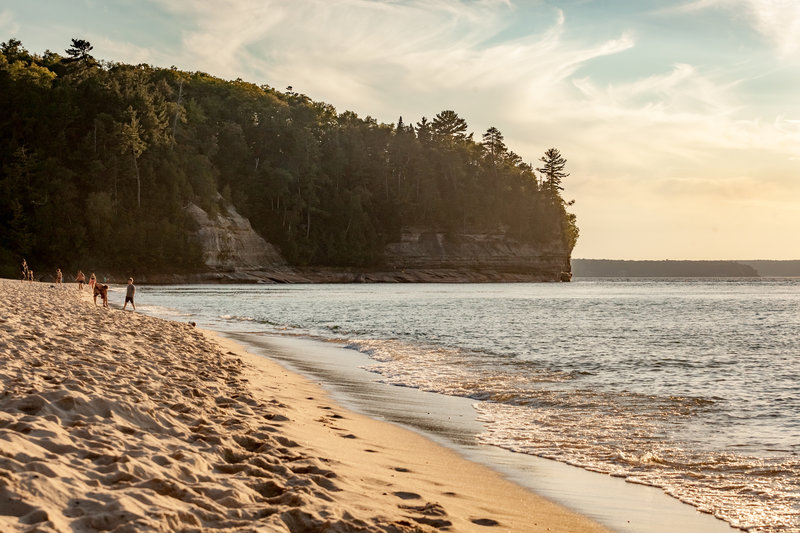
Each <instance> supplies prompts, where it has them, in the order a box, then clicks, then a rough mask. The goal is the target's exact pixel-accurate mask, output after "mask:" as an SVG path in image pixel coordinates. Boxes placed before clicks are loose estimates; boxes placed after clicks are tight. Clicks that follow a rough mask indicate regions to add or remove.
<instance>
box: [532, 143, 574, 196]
mask: <svg viewBox="0 0 800 533" xmlns="http://www.w3.org/2000/svg"><path fill="white" fill-rule="evenodd" d="M539 161H541V162H542V163H543V165H542V167H541V168H537V169H536V170H537V171H538V172H541V174H542V176H543V177H544V183H543V186H544V188H545V189H547V190H549V191H551V192H553V193H555V192H557V191H563V190H564V187H562V186H561V182H562V180H563V179H564V178H566V177H567V176H569V173H567V172H564V166H565V165H566V164H567V160H566V159H564V157H562V155H561V152H559V151H558V149H556V148H549V149H548V150H547V151H545V153H544V155H543V156H542V157H540V158H539Z"/></svg>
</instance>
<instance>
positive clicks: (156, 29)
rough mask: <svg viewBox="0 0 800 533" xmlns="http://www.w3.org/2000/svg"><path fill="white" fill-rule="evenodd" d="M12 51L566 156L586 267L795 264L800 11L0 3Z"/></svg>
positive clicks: (665, 6)
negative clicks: (85, 53)
mask: <svg viewBox="0 0 800 533" xmlns="http://www.w3.org/2000/svg"><path fill="white" fill-rule="evenodd" d="M10 38H16V39H19V40H21V41H22V44H23V46H24V47H25V48H26V49H27V50H28V51H30V52H33V53H38V54H41V53H43V52H44V51H46V50H52V51H55V52H59V53H61V54H64V51H65V49H66V48H68V47H69V45H70V42H71V39H72V38H80V39H85V40H88V41H90V42H91V44H92V45H93V46H94V50H93V51H92V54H93V55H94V57H95V58H97V59H103V60H108V61H117V62H124V63H136V64H138V63H148V64H151V65H154V66H159V67H170V66H176V67H177V68H179V69H181V70H188V71H203V72H207V73H209V74H212V75H215V76H218V77H221V78H225V79H236V78H241V79H243V80H245V81H249V82H253V83H256V84H259V85H262V84H267V85H269V86H271V87H275V88H277V89H281V90H282V89H284V88H286V87H287V86H292V87H293V90H294V91H297V92H300V93H304V94H306V95H308V96H309V97H310V98H312V99H313V100H316V101H323V102H326V103H329V104H331V105H333V106H334V107H335V108H336V109H337V111H339V112H344V111H348V110H349V111H354V112H356V113H357V114H358V115H359V116H361V117H366V116H371V117H374V118H376V119H377V120H378V121H379V122H384V123H396V122H397V120H398V118H399V117H401V116H402V118H403V121H404V122H405V123H406V124H408V123H415V122H418V121H419V120H420V119H421V118H422V117H428V118H429V119H430V118H432V117H433V116H435V115H436V114H437V113H439V112H440V111H442V110H446V109H452V110H455V111H456V112H457V113H458V114H459V116H461V117H462V118H464V119H465V120H466V121H467V123H468V124H469V131H472V132H474V133H475V138H476V139H480V136H481V135H482V133H483V132H485V131H486V130H487V129H488V128H489V127H492V126H493V127H496V128H497V129H499V130H500V131H501V132H502V134H503V135H504V137H505V143H506V145H507V146H508V147H509V148H510V149H511V150H513V151H514V152H516V153H517V154H519V155H520V156H521V157H522V158H523V159H524V160H525V161H527V162H529V163H531V164H533V165H534V167H536V166H537V163H538V162H539V161H538V160H539V158H540V157H541V156H542V155H543V153H544V151H545V150H547V149H548V148H551V147H555V148H558V149H559V150H560V151H561V153H562V155H563V156H564V157H565V158H566V159H567V166H566V170H567V171H568V172H570V176H569V177H567V178H566V179H565V180H564V186H565V191H564V197H565V199H567V200H573V199H574V200H575V204H574V205H573V206H572V207H571V208H570V209H571V210H572V212H574V213H575V214H576V215H577V217H578V225H579V227H580V231H581V235H580V238H579V241H578V244H577V246H576V247H575V250H574V251H573V254H572V256H573V257H575V258H590V259H676V260H677V259H800V0H675V1H655V0H629V1H623V0H565V1H538V0H527V1H523V0H216V1H211V0H71V1H70V2H62V1H51V0H47V1H44V0H24V1H18V0H4V1H3V2H2V3H1V4H0V41H7V40H8V39H10Z"/></svg>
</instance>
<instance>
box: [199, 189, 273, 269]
mask: <svg viewBox="0 0 800 533" xmlns="http://www.w3.org/2000/svg"><path fill="white" fill-rule="evenodd" d="M186 210H187V212H188V213H189V215H190V216H191V217H192V219H193V220H194V221H195V223H196V224H197V230H196V231H195V233H194V236H195V239H196V240H197V242H198V243H199V244H200V246H201V247H202V250H203V263H204V264H205V266H206V267H207V268H208V269H209V271H210V273H211V274H213V273H227V274H231V273H240V274H243V273H247V272H253V271H268V270H274V269H278V270H281V269H285V268H286V261H285V260H284V259H283V257H282V256H281V254H280V252H279V251H278V250H277V249H276V248H275V247H274V246H273V245H271V244H270V243H268V242H267V241H265V240H264V239H263V238H262V237H261V236H260V235H258V234H257V233H256V232H255V231H254V230H253V228H252V227H251V226H250V221H248V220H247V219H246V218H244V217H242V216H241V215H240V214H239V213H238V212H237V211H236V209H235V208H234V207H233V206H232V205H231V204H229V203H227V202H223V212H222V213H220V214H218V215H216V216H215V217H214V218H213V219H212V218H211V217H209V215H208V213H206V212H205V211H204V210H203V209H201V208H200V207H198V206H196V205H194V204H189V205H188V207H187V208H186ZM211 277H214V276H213V275H212V276H211ZM235 277H236V276H233V277H232V276H230V275H228V276H227V278H230V279H231V280H232V281H233V280H234V278H235ZM239 277H241V276H239ZM245 277H247V276H245Z"/></svg>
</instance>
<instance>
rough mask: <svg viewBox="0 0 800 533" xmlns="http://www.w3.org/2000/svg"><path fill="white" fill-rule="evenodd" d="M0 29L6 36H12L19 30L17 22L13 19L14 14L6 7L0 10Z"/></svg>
mask: <svg viewBox="0 0 800 533" xmlns="http://www.w3.org/2000/svg"><path fill="white" fill-rule="evenodd" d="M0 31H2V32H3V34H5V35H7V36H13V35H15V34H16V33H17V32H18V31H19V24H18V23H17V22H16V21H15V20H14V15H13V14H12V13H11V12H10V11H9V10H7V9H2V10H0Z"/></svg>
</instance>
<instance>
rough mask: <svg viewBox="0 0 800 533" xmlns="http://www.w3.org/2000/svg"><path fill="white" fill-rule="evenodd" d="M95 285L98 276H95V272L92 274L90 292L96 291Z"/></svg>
mask: <svg viewBox="0 0 800 533" xmlns="http://www.w3.org/2000/svg"><path fill="white" fill-rule="evenodd" d="M95 283H97V276H95V275H94V272H92V275H91V276H89V289H90V290H94V285H95Z"/></svg>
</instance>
